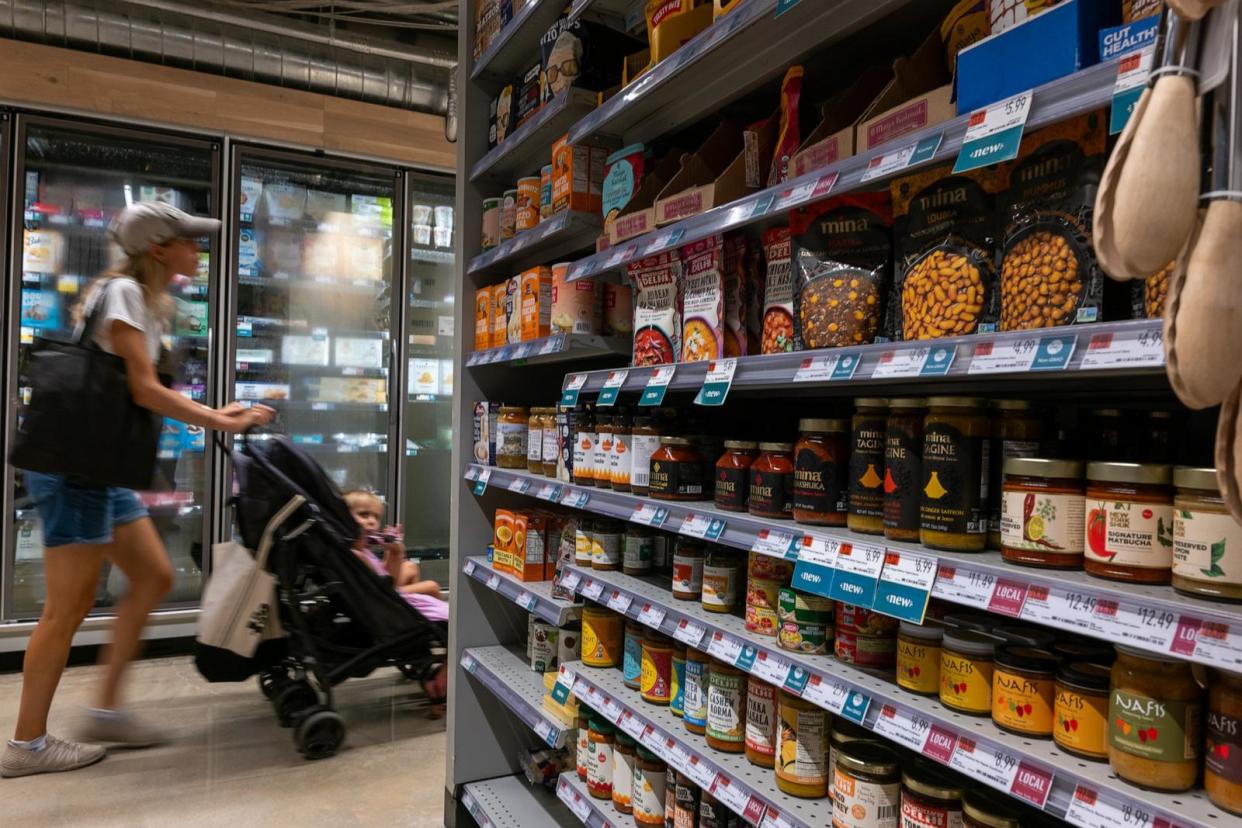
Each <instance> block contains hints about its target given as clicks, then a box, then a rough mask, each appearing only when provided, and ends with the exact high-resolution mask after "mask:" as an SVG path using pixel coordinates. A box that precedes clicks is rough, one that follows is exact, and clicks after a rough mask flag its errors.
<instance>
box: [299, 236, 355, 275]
mask: <svg viewBox="0 0 1242 828" xmlns="http://www.w3.org/2000/svg"><path fill="white" fill-rule="evenodd" d="M345 238H346V237H345V236H342V235H341V234H339V233H309V234H307V235H306V236H305V237H304V238H303V240H302V272H303V274H304V275H305V276H306V277H307V278H308V279H322V278H331V279H337V278H340V277H341V275H342V272H341V271H342V267H341V255H342V252H343V251H344V250H345V247H346V242H345Z"/></svg>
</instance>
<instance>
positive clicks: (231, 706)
mask: <svg viewBox="0 0 1242 828" xmlns="http://www.w3.org/2000/svg"><path fill="white" fill-rule="evenodd" d="M96 675H97V668H95V667H73V668H70V669H69V670H68V671H67V672H66V673H65V678H64V680H63V682H62V683H61V687H60V692H59V693H58V694H57V698H56V704H55V705H54V707H53V710H52V721H51V730H52V732H53V733H58V734H66V735H67V733H68V730H67V726H68V725H69V724H70V723H71V722H72V721H73V718H74V717H75V716H76V715H77V714H78V711H79V710H80V709H81V706H82V705H83V704H85V703H86V702H88V701H89V700H90V697H91V692H92V690H93V688H94V686H95V680H96ZM20 685H21V676H20V675H18V674H7V675H0V734H3V735H4V737H5V738H7V737H8V736H9V735H11V734H12V732H13V720H14V718H15V717H16V713H17V700H18V691H19V688H20ZM129 686H130V690H131V692H130V696H131V698H132V699H133V701H134V707H135V709H136V710H138V711H140V712H141V713H143V714H144V715H145V716H148V717H150V719H151V720H152V721H154V722H156V723H158V724H159V725H161V726H163V727H167V728H169V729H171V730H172V731H174V732H175V733H176V734H177V738H176V740H175V741H174V742H173V743H172V744H169V745H166V746H164V747H159V748H153V749H150V750H142V751H129V752H113V753H112V754H111V755H110V756H108V758H107V759H105V760H104V761H103V762H101V763H99V764H98V765H95V766H93V767H90V768H85V769H83V770H79V771H74V772H72V773H66V774H51V775H47V776H31V777H26V778H21V779H3V780H0V814H4V816H3V818H0V823H3V824H4V825H9V826H18V825H27V826H40V828H44V827H45V826H61V825H66V826H67V825H72V826H75V828H77V827H80V826H89V827H90V828H94V826H126V828H131V827H132V826H143V828H146V826H151V828H155V827H156V826H159V828H163V827H164V826H168V825H176V826H178V828H195V827H196V826H221V825H262V826H265V828H266V827H267V826H286V825H288V826H294V825H297V826H338V825H339V826H409V828H431V826H439V825H442V824H443V822H444V820H443V808H444V750H445V737H444V719H434V720H433V719H430V718H428V716H427V710H426V705H425V698H424V697H423V695H422V691H421V690H420V689H419V688H418V685H416V684H412V683H411V682H409V681H406V680H405V679H403V678H402V677H401V676H400V675H399V674H398V673H397V671H396V670H383V671H380V672H377V673H376V674H374V675H373V676H371V677H369V678H366V679H359V680H354V681H349V682H346V683H345V684H344V685H342V686H341V687H340V688H339V692H338V695H337V702H336V703H337V709H338V710H339V711H340V713H341V715H342V716H343V717H344V718H345V722H346V726H347V727H348V728H349V735H348V736H347V738H346V742H345V747H344V748H343V749H342V751H341V753H339V754H338V755H337V756H335V757H333V758H331V759H326V760H322V761H318V762H307V761H305V760H304V759H302V757H301V755H300V754H299V753H298V752H297V750H296V748H294V746H293V738H292V735H291V733H290V731H288V730H285V729H282V728H281V727H280V726H279V725H278V724H277V723H276V717H275V714H274V713H273V712H272V708H271V705H270V704H268V703H267V702H266V701H265V700H264V699H263V697H262V696H261V695H260V694H259V690H258V687H257V685H256V684H255V683H254V682H253V681H250V682H246V683H243V684H208V683H207V682H205V681H203V679H202V678H201V677H200V676H199V675H198V672H197V671H196V670H195V669H194V665H193V663H192V662H191V661H190V659H189V658H186V657H177V658H160V659H151V660H148V661H142V662H139V663H138V664H136V665H135V666H134V671H133V673H132V674H131V677H130V685H129Z"/></svg>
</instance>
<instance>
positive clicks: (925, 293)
mask: <svg viewBox="0 0 1242 828" xmlns="http://www.w3.org/2000/svg"><path fill="white" fill-rule="evenodd" d="M996 183H997V178H996V171H995V169H994V168H992V167H985V168H983V169H978V170H971V171H970V172H967V173H961V174H958V175H953V174H952V167H949V166H942V167H936V168H933V169H930V170H925V171H923V172H920V173H915V174H913V175H909V176H906V177H905V178H899V179H897V180H895V181H894V182H893V183H892V185H891V191H892V197H893V215H894V224H895V225H897V226H899V227H900V230H899V231H898V232H896V233H895V234H894V237H895V238H897V239H898V240H899V241H898V243H897V247H898V251H897V252H898V258H897V273H898V276H897V280H896V289H895V291H894V293H893V296H892V299H891V300H890V305H891V306H892V308H891V312H890V318H891V326H892V331H893V336H894V337H895V338H899V339H903V340H911V339H937V338H939V337H945V336H963V335H966V334H973V333H976V332H987V331H992V330H995V328H996V315H997V302H996V298H995V293H996V291H995V283H996V262H995V250H996V238H995V236H996V212H995V206H996V205H995V201H994V196H995V193H996Z"/></svg>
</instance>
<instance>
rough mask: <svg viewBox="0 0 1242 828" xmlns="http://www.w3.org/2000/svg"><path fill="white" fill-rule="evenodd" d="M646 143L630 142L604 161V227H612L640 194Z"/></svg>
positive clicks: (602, 192)
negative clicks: (638, 193) (636, 195)
mask: <svg viewBox="0 0 1242 828" xmlns="http://www.w3.org/2000/svg"><path fill="white" fill-rule="evenodd" d="M646 152H647V150H646V147H644V146H643V145H642V144H631V145H630V146H628V147H625V148H623V149H619V150H617V151H616V152H614V153H613V154H612V155H610V156H608V158H607V160H606V161H605V162H604V182H603V185H602V186H601V188H600V189H601V204H602V208H603V213H604V231H605V232H606V233H609V235H611V230H610V228H611V227H612V225H613V223H614V222H616V220H617V216H619V215H620V214H621V211H622V210H624V209H625V208H626V207H627V206H628V205H629V203H630V201H631V200H632V199H633V198H634V196H635V194H637V192H638V189H639V187H640V186H641V185H642V181H643V168H644V166H645V164H646V157H647V156H646Z"/></svg>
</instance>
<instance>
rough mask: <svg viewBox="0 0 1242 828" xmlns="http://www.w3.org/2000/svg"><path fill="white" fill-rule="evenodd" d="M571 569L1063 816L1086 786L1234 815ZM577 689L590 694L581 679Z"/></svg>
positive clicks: (731, 659) (777, 677)
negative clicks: (1132, 781)
mask: <svg viewBox="0 0 1242 828" xmlns="http://www.w3.org/2000/svg"><path fill="white" fill-rule="evenodd" d="M570 571H571V572H572V573H574V574H576V575H577V576H578V583H577V584H575V588H576V589H578V591H579V592H581V593H582V594H583V595H585V596H588V597H589V596H590V595H592V594H594V595H596V596H597V598H598V600H600V601H601V602H606V603H609V604H611V605H612V606H614V607H621V606H623V605H624V604H625V603H626V600H627V599H628V601H629V605H628V607H627V608H626V611H625V615H626V616H627V617H629V618H633V619H636V620H637V621H639V622H640V623H642V624H645V625H647V626H649V627H652V628H654V629H659V630H661V631H662V632H664V633H666V634H668V635H671V636H673V637H675V638H677V639H678V640H680V641H683V642H685V643H686V644H687V645H688V646H692V647H695V648H696V649H699V650H702V651H704V652H707V653H709V654H711V655H712V656H713V657H715V658H718V659H721V660H723V661H727V662H728V663H731V664H734V665H735V666H737V667H738V668H739V669H741V670H744V671H746V672H748V673H751V674H752V675H755V676H757V677H759V678H761V679H763V680H764V681H768V682H771V683H773V684H776V685H778V686H783V687H784V688H785V689H787V690H790V691H791V692H794V693H795V694H797V695H800V696H801V697H802V698H804V699H806V700H807V701H810V702H812V703H813V704H816V705H818V706H820V707H823V708H824V709H826V710H829V711H830V712H832V713H833V714H834V715H837V716H843V717H845V718H847V719H850V720H852V721H854V722H857V723H859V724H861V725H863V726H864V727H867V728H869V729H871V730H872V731H874V732H876V733H877V734H879V735H880V736H883V737H884V738H886V739H889V740H890V741H893V742H896V743H897V744H900V745H902V746H904V747H907V748H909V749H911V750H913V751H916V752H919V753H922V754H923V755H924V756H926V757H928V758H930V759H933V760H936V761H938V762H940V763H941V764H945V765H948V766H949V767H951V768H954V769H955V770H958V771H960V772H962V773H964V774H965V775H966V776H968V777H970V778H972V779H975V780H976V781H978V782H981V783H984V784H987V785H990V786H991V787H993V788H995V789H997V790H999V791H1001V792H1003V793H1005V794H1008V795H1010V796H1012V797H1014V798H1016V799H1019V800H1021V801H1023V802H1025V803H1027V804H1028V805H1032V806H1034V807H1037V808H1040V809H1042V810H1045V811H1047V812H1048V813H1050V814H1052V815H1054V816H1056V817H1058V818H1061V819H1064V818H1065V815H1066V811H1067V809H1068V808H1069V805H1070V801H1071V798H1072V797H1073V796H1074V794H1075V791H1076V790H1078V788H1079V787H1081V788H1083V789H1085V790H1087V791H1090V792H1091V793H1092V794H1093V795H1094V797H1086V798H1088V799H1094V800H1095V801H1096V802H1097V803H1102V804H1101V805H1098V806H1097V807H1101V808H1104V807H1114V808H1119V809H1125V808H1127V807H1128V808H1129V809H1130V812H1131V813H1134V812H1136V811H1137V812H1141V813H1145V814H1148V815H1150V816H1151V817H1152V818H1155V819H1165V820H1168V823H1169V824H1170V825H1187V824H1194V825H1212V824H1227V823H1228V822H1229V821H1230V820H1232V819H1234V818H1233V817H1231V816H1229V815H1228V814H1226V813H1225V812H1224V811H1221V810H1219V809H1218V808H1216V806H1214V805H1212V804H1211V803H1210V802H1209V801H1208V799H1207V795H1206V794H1205V793H1204V792H1203V791H1201V790H1196V791H1189V792H1186V793H1182V794H1165V793H1158V792H1153V791H1144V790H1141V789H1139V788H1136V787H1133V786H1131V785H1129V784H1127V783H1125V782H1122V781H1121V780H1119V779H1118V778H1117V777H1116V776H1115V775H1114V774H1113V773H1112V772H1111V771H1110V770H1109V767H1108V765H1107V764H1103V763H1096V762H1086V761H1082V760H1079V759H1078V758H1077V757H1074V756H1071V755H1070V754H1067V753H1064V752H1063V751H1061V750H1060V749H1058V748H1057V747H1056V746H1055V745H1054V743H1053V742H1052V741H1051V740H1041V739H1031V738H1026V737H1022V736H1018V735H1014V734H1010V733H1007V732H1005V731H1003V730H1001V729H1000V728H998V727H997V726H996V725H994V724H992V722H991V720H990V719H983V718H978V717H974V716H966V715H961V714H958V713H955V712H953V711H951V710H949V709H948V708H947V707H944V706H943V705H941V704H940V702H939V700H937V699H936V698H934V697H930V698H929V697H927V696H919V695H915V694H913V693H908V692H906V691H905V690H902V689H901V688H900V687H898V686H897V685H896V684H895V683H894V682H893V681H891V680H888V679H882V678H877V677H876V676H875V675H873V674H872V673H868V672H864V671H862V670H858V669H855V668H853V667H850V666H849V665H847V664H842V663H841V662H838V661H837V660H835V659H834V658H831V657H829V656H809V655H804V654H801V653H793V652H790V651H788V650H784V649H781V648H780V647H778V646H777V644H776V640H775V639H774V638H770V637H764V636H759V635H755V634H754V633H750V632H747V630H746V627H745V623H744V622H743V621H742V619H740V618H736V617H734V616H730V615H722V614H720V613H713V612H708V611H707V610H705V609H703V607H702V606H701V605H700V604H699V603H698V602H696V601H678V600H676V599H674V598H673V597H672V593H671V592H670V591H669V590H668V589H667V588H666V587H665V586H664V585H662V584H661V585H657V584H655V583H652V582H651V581H649V580H645V579H640V578H634V577H631V576H627V575H624V574H622V573H620V572H596V571H594V570H591V569H584V568H581V567H577V566H574V567H570ZM573 667H574V668H575V669H577V668H578V665H577V664H574V665H573ZM597 672H599V671H590V670H586V669H578V672H577V681H582V680H583V679H584V678H585V679H586V681H587V684H588V686H590V685H595V686H596V687H597V689H603V690H605V691H606V692H611V693H612V694H613V695H622V696H624V694H625V693H632V691H629V690H624V681H623V678H622V677H621V675H620V673H619V672H618V671H615V670H613V671H608V672H609V673H611V674H612V675H610V676H609V681H607V682H605V681H604V680H602V679H597V678H596V673H597ZM600 684H604V685H606V686H605V687H600V686H599V685H600ZM615 688H622V689H615ZM574 692H575V694H576V695H578V697H579V698H580V699H582V700H583V701H587V703H588V704H590V701H589V700H588V699H587V698H584V695H585V694H584V693H580V692H578V688H577V686H576V685H575V688H574ZM592 706H593V707H596V709H597V710H598V709H599V708H598V707H597V706H595V705H592ZM668 715H669V717H671V716H672V714H671V713H669V714H668ZM768 773H770V771H769V772H768ZM1117 813H1118V814H1120V813H1122V811H1121V810H1118V811H1117ZM819 824H824V823H819ZM1139 824H1144V825H1150V824H1151V823H1139Z"/></svg>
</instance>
